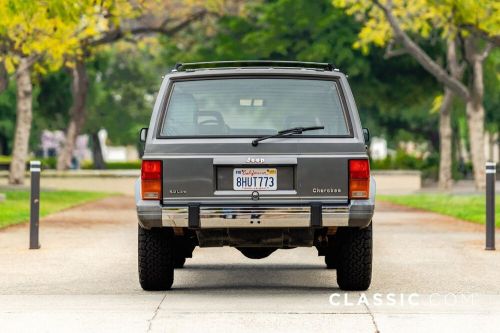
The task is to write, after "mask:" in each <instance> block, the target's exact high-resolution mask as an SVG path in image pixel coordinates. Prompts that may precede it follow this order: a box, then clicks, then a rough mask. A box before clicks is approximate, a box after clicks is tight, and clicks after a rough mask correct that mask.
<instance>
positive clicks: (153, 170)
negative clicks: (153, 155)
mask: <svg viewBox="0 0 500 333" xmlns="http://www.w3.org/2000/svg"><path fill="white" fill-rule="evenodd" d="M161 169H162V164H161V161H151V160H144V161H142V166H141V193H142V199H143V200H160V199H161V194H162V185H161V182H162V179H161V174H162V170H161Z"/></svg>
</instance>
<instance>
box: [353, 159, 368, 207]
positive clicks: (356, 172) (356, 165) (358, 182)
mask: <svg viewBox="0 0 500 333" xmlns="http://www.w3.org/2000/svg"><path fill="white" fill-rule="evenodd" d="M369 196H370V163H369V162H368V160H350V161H349V199H368V197H369Z"/></svg>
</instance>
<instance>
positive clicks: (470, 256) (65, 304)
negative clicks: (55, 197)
mask: <svg viewBox="0 0 500 333" xmlns="http://www.w3.org/2000/svg"><path fill="white" fill-rule="evenodd" d="M377 209H378V210H377V213H376V218H375V229H374V237H375V259H374V274H373V284H372V287H371V288H370V290H369V291H368V292H366V293H344V292H342V291H340V290H339V289H338V288H337V285H336V282H335V271H330V270H326V269H325V267H324V263H323V260H322V258H321V257H317V253H316V251H315V249H311V248H301V249H294V250H280V251H277V252H275V253H274V254H272V255H271V256H270V257H268V258H266V259H262V260H250V259H247V258H245V257H243V255H241V254H240V253H239V252H238V251H237V250H235V249H232V248H222V249H219V248H216V249H196V250H195V252H194V257H193V258H192V259H188V261H187V264H186V267H185V268H184V269H181V270H177V271H176V277H175V282H174V289H173V290H172V291H169V292H166V293H165V292H144V291H142V290H141V289H140V286H139V283H138V278H137V253H136V247H137V230H136V229H137V225H136V217H135V211H134V206H133V200H132V198H130V197H115V198H112V199H105V200H102V201H99V202H96V203H90V204H86V205H83V206H80V207H78V208H74V209H71V210H68V211H65V212H61V213H58V214H54V215H52V216H50V217H48V218H46V219H44V220H43V221H42V224H41V244H42V248H41V249H40V250H31V251H30V250H27V245H28V229H27V225H21V226H15V227H11V228H8V229H4V230H0V330H1V331H2V332H54V331H61V332H88V331H92V332H100V331H102V332H110V331H113V332H114V331H120V332H147V331H153V332H193V331H200V332H255V331H259V332H281V331H284V332H307V331H314V332H332V331H335V332H338V331H340V332H358V331H359V332H376V331H380V332H470V331H476V332H498V331H500V251H496V252H493V251H488V252H487V251H484V250H483V246H484V232H483V227H481V226H477V225H473V224H469V223H466V222H461V221H457V220H454V219H451V218H446V217H442V216H440V215H436V214H432V213H424V212H420V211H415V210H409V209H403V208H400V207H396V206H392V205H379V206H378V207H377ZM377 300H380V302H377Z"/></svg>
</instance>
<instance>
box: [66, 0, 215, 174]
mask: <svg viewBox="0 0 500 333" xmlns="http://www.w3.org/2000/svg"><path fill="white" fill-rule="evenodd" d="M219 2H220V1H207V2H203V1H192V0H191V1H178V2H164V3H163V2H158V1H149V2H148V1H143V2H139V3H137V4H131V2H130V1H128V0H115V1H103V2H101V4H100V6H99V7H98V8H97V9H96V5H95V4H92V5H91V6H89V7H88V8H87V10H86V11H85V14H84V16H83V17H82V21H84V22H86V26H85V29H80V28H78V30H77V31H75V36H76V38H78V50H79V52H78V53H77V56H76V57H75V58H74V62H75V66H73V67H72V68H71V75H72V78H73V79H72V95H73V105H72V106H71V109H70V121H69V124H68V127H67V130H66V140H65V144H64V147H63V149H62V151H61V153H60V154H59V157H58V161H57V169H58V170H64V169H67V168H68V167H69V165H70V164H71V158H72V156H73V150H74V146H75V141H76V138H77V136H78V135H79V134H80V133H81V131H82V129H83V127H84V125H85V118H86V111H85V104H86V100H87V95H88V89H89V81H88V74H87V71H86V68H85V62H86V60H87V59H89V58H91V57H92V56H93V55H94V54H95V53H96V52H97V51H99V50H101V49H102V48H103V47H104V46H106V45H110V44H112V43H115V42H117V41H120V40H128V41H131V40H133V38H134V37H143V36H144V35H147V34H152V33H154V34H162V35H166V36H173V35H175V34H176V33H178V32H179V31H181V30H183V29H185V28H186V27H188V26H189V25H190V24H191V23H192V22H194V21H197V20H200V19H202V18H203V17H205V16H206V15H207V13H208V12H209V10H213V9H214V6H215V7H217V5H220V4H219ZM102 27H105V28H104V29H103V28H102Z"/></svg>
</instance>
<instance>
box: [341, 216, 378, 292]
mask: <svg viewBox="0 0 500 333" xmlns="http://www.w3.org/2000/svg"><path fill="white" fill-rule="evenodd" d="M337 241H338V258H337V284H338V285H339V287H340V289H342V290H366V289H368V288H369V287H370V283H371V280H372V257H373V254H372V252H373V246H372V223H370V225H369V226H368V227H366V228H363V229H360V228H340V229H339V231H338V232H337Z"/></svg>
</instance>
